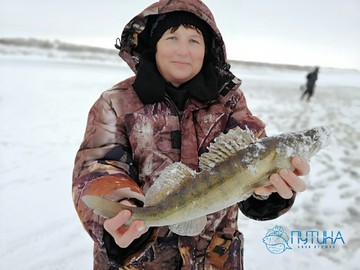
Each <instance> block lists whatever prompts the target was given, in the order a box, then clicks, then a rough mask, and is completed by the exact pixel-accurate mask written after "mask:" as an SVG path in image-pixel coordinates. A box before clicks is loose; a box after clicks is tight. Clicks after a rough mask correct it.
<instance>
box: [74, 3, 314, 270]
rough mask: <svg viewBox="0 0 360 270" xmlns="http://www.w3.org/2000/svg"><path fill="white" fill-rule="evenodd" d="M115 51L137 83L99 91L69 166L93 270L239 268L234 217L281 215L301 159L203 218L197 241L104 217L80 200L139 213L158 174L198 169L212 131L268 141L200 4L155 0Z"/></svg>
mask: <svg viewBox="0 0 360 270" xmlns="http://www.w3.org/2000/svg"><path fill="white" fill-rule="evenodd" d="M118 48H119V49H120V56H121V57H122V58H123V59H124V60H125V61H126V62H127V64H128V65H129V67H130V68H131V69H132V70H133V71H134V72H135V76H132V77H130V78H128V79H125V80H124V81H122V82H120V83H118V84H117V85H115V86H113V87H112V88H111V89H110V90H108V91H105V92H104V93H103V94H102V95H101V96H100V98H99V99H98V100H97V101H96V102H95V104H94V105H93V107H92V108H91V110H90V113H89V118H88V123H87V128H86V133H85V136H84V140H83V143H82V144H81V147H80V149H79V152H78V153H77V156H76V162H75V168H74V178H73V198H74V203H75V207H76V210H77V212H78V214H79V217H80V219H81V221H82V223H83V225H84V228H85V229H86V230H87V232H88V233H89V234H90V235H91V237H92V239H93V240H94V244H95V245H94V269H95V270H109V269H113V270H115V269H132V270H140V269H141V270H150V269H159V270H180V269H181V270H185V269H188V270H190V269H198V270H207V269H213V270H224V269H232V270H242V269H243V254H244V249H243V235H242V234H241V233H240V231H239V230H238V213H239V210H241V212H242V213H244V214H245V215H247V216H248V217H250V218H253V219H256V220H270V219H274V218H277V217H278V216H280V215H282V214H284V213H285V212H287V211H288V210H289V209H290V208H291V206H292V205H293V203H294V200H295V197H296V193H297V192H301V191H304V190H305V188H306V186H305V183H304V181H303V180H302V179H301V178H300V177H299V176H300V175H305V174H307V173H308V172H309V164H308V162H307V161H306V160H304V159H302V158H300V157H294V158H293V165H294V171H292V170H288V169H281V170H280V171H278V172H274V174H272V175H271V176H270V181H271V183H272V184H271V185H268V186H260V187H257V188H256V189H255V191H254V194H253V196H251V197H250V198H248V199H247V200H244V201H241V202H239V203H237V204H234V205H233V206H231V207H228V208H226V209H224V210H221V211H218V212H216V213H213V214H211V215H208V217H207V218H208V223H207V224H206V226H205V228H204V230H203V231H202V232H201V233H200V234H199V235H197V236H192V237H189V236H181V235H177V234H175V233H173V232H171V231H170V230H169V228H168V227H167V226H165V227H157V228H145V226H144V223H143V221H141V220H135V221H134V222H132V223H130V224H127V221H128V219H129V218H130V216H131V213H130V211H128V210H124V211H121V212H119V214H118V215H117V216H115V217H114V218H110V219H107V220H104V218H101V217H100V216H98V215H97V214H96V213H94V212H93V210H92V209H90V208H88V207H87V206H86V205H85V204H84V203H83V202H82V200H81V198H82V197H83V196H84V195H97V196H102V197H106V198H109V199H111V200H114V201H118V202H121V203H123V204H127V205H133V206H134V207H142V206H143V200H144V194H145V193H146V191H147V190H148V189H149V188H150V186H152V184H153V183H154V182H155V181H157V178H158V176H159V175H160V173H161V172H162V171H163V169H164V168H165V167H167V166H168V165H170V164H172V163H174V162H177V161H181V162H182V163H183V164H185V165H186V166H188V167H190V168H192V169H194V170H199V156H200V155H201V154H202V153H204V152H206V150H207V148H208V147H209V145H210V142H212V141H214V140H215V139H216V137H217V136H218V135H219V134H221V133H223V132H225V133H226V132H228V131H229V130H230V129H232V128H235V127H241V128H243V129H247V128H248V129H250V130H251V131H252V132H253V133H254V135H255V136H256V137H263V136H266V135H265V125H264V123H263V122H262V121H261V120H260V119H259V118H257V117H255V116H254V115H253V114H252V113H251V112H250V110H249V109H248V107H247V105H246V100H245V97H244V94H243V92H242V91H241V90H240V83H241V81H240V80H239V79H238V78H236V77H235V75H233V74H232V72H231V71H230V65H229V64H227V62H226V52H225V44H224V42H223V39H222V37H221V34H220V32H219V30H218V28H217V26H216V24H215V20H214V18H213V15H212V14H211V11H210V10H209V9H208V8H207V7H206V6H205V4H204V3H202V2H201V1H199V0H178V1H163V0H160V1H159V2H157V3H155V4H153V5H152V6H150V7H149V8H147V9H146V10H145V11H143V12H142V13H140V14H139V15H137V16H135V17H134V18H133V19H132V20H131V21H130V22H129V23H128V24H127V25H126V27H125V28H124V31H123V33H122V35H121V42H120V46H118ZM239 181H242V179H239ZM219 199H221V198H214V200H219ZM256 241H259V244H260V240H259V239H257V240H256ZM250 252H259V251H258V250H252V251H250ZM264 252H265V251H264Z"/></svg>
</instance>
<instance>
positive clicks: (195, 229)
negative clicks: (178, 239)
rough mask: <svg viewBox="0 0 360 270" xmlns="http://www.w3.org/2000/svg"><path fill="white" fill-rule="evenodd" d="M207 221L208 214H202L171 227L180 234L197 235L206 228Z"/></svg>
mask: <svg viewBox="0 0 360 270" xmlns="http://www.w3.org/2000/svg"><path fill="white" fill-rule="evenodd" d="M206 222H207V219H206V216H202V217H199V218H196V219H192V220H189V221H185V222H182V223H178V224H174V225H171V226H169V228H170V230H171V231H172V232H173V233H176V234H178V235H182V236H195V235H198V234H200V233H201V232H202V230H203V229H204V228H205V225H206Z"/></svg>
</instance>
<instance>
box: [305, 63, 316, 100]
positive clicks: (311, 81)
mask: <svg viewBox="0 0 360 270" xmlns="http://www.w3.org/2000/svg"><path fill="white" fill-rule="evenodd" d="M318 73H319V67H315V69H314V71H312V72H310V73H308V74H307V75H306V80H307V82H306V89H305V91H304V93H303V94H302V96H301V100H303V99H304V97H305V96H306V95H307V101H310V98H311V97H312V96H313V95H314V89H315V82H316V80H317V79H318Z"/></svg>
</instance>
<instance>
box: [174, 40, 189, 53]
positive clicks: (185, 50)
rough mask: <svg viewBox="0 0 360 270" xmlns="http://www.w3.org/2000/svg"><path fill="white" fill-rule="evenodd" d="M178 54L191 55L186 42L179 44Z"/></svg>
mask: <svg viewBox="0 0 360 270" xmlns="http://www.w3.org/2000/svg"><path fill="white" fill-rule="evenodd" d="M176 53H177V54H179V55H187V54H188V53H189V45H188V44H187V43H186V42H179V43H178V47H177V50H176Z"/></svg>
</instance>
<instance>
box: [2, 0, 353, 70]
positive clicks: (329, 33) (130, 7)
mask: <svg viewBox="0 0 360 270" xmlns="http://www.w3.org/2000/svg"><path fill="white" fill-rule="evenodd" d="M153 2H155V1H153V0H131V1H127V0H105V1H99V0H62V1H48V0H0V37H35V38H41V39H51V40H54V39H59V40H62V41H67V42H74V43H79V44H88V45H92V46H101V47H107V48H113V44H114V41H115V39H116V37H120V35H121V32H122V29H123V28H124V26H125V24H126V23H127V22H128V21H129V20H130V19H131V18H132V17H134V16H135V15H136V14H138V13H139V12H141V11H142V10H143V9H144V8H145V7H147V6H148V5H150V4H151V3H153ZM204 2H205V3H206V4H207V5H208V7H209V8H210V9H211V10H212V12H213V14H214V16H215V18H216V21H217V24H218V27H219V29H220V31H221V32H222V35H223V38H224V40H225V42H226V47H227V53H228V58H229V59H238V60H246V61H262V62H273V63H288V64H299V65H320V66H333V67H348V68H357V69H360V0H271V1H270V0H246V1H245V0H204Z"/></svg>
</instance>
